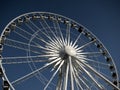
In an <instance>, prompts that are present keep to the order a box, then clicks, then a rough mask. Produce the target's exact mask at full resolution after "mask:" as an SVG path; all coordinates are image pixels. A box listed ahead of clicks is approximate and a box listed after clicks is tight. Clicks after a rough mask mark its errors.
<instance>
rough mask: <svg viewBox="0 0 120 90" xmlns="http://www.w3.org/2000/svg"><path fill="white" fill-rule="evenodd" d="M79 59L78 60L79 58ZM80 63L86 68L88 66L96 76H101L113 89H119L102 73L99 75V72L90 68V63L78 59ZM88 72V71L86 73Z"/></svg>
mask: <svg viewBox="0 0 120 90" xmlns="http://www.w3.org/2000/svg"><path fill="white" fill-rule="evenodd" d="M75 58H76V59H77V60H79V59H78V58H77V57H75ZM79 61H80V60H79ZM80 62H81V64H83V65H85V66H86V67H87V68H89V69H90V70H91V71H92V72H94V73H95V74H96V75H97V76H99V77H100V78H102V79H103V80H105V81H106V82H107V83H109V84H110V85H111V86H113V87H114V88H115V89H117V90H119V87H117V86H116V85H114V84H113V83H112V82H111V81H110V80H108V79H107V78H106V77H104V76H103V75H101V74H100V73H99V72H97V71H96V70H95V69H94V68H92V67H91V66H90V65H88V64H86V63H84V62H82V61H80ZM88 74H89V73H88Z"/></svg>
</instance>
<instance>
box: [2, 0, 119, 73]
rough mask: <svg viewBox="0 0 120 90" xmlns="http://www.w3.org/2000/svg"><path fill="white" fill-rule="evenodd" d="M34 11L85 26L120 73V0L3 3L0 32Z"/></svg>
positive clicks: (11, 0)
mask: <svg viewBox="0 0 120 90" xmlns="http://www.w3.org/2000/svg"><path fill="white" fill-rule="evenodd" d="M32 11H47V12H53V13H57V14H61V15H63V16H66V17H69V18H71V19H73V20H75V21H77V22H79V23H80V24H82V25H84V26H85V27H86V28H88V29H89V30H90V31H91V32H93V33H94V34H95V35H96V36H97V37H98V38H99V39H100V40H101V41H102V42H103V44H104V45H105V46H106V48H107V49H108V51H109V52H110V54H111V55H112V57H113V59H114V61H115V63H116V65H117V68H118V71H119V73H120V0H1V1H0V33H1V32H2V30H3V29H4V27H5V26H6V25H7V24H8V22H10V21H11V20H12V19H13V18H15V17H17V16H19V15H21V14H24V13H27V12H32Z"/></svg>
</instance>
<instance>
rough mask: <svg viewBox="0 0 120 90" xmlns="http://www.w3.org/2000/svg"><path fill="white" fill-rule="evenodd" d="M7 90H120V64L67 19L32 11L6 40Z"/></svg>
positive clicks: (1, 53) (3, 68) (0, 39)
mask: <svg viewBox="0 0 120 90" xmlns="http://www.w3.org/2000/svg"><path fill="white" fill-rule="evenodd" d="M0 77H1V79H2V83H3V90H120V89H119V78H118V72H117V69H116V65H115V64H114V61H113V59H112V57H111V55H110V54H109V52H108V50H107V49H106V48H105V47H104V45H103V44H102V42H101V41H100V40H99V39H98V38H97V37H96V36H95V35H94V34H93V33H91V32H90V31H89V30H88V29H87V28H85V27H84V26H83V25H81V24H79V23H77V22H75V21H74V20H72V19H70V18H67V17H64V16H62V15H58V14H54V13H49V12H30V13H26V14H23V15H20V16H18V17H16V18H15V19H13V20H12V21H11V22H9V23H8V25H7V26H6V27H5V29H4V30H3V32H2V34H1V36H0Z"/></svg>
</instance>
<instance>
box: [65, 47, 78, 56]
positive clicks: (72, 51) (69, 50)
mask: <svg viewBox="0 0 120 90" xmlns="http://www.w3.org/2000/svg"><path fill="white" fill-rule="evenodd" d="M65 53H66V54H67V55H69V56H75V55H76V50H75V49H74V48H73V47H71V46H65Z"/></svg>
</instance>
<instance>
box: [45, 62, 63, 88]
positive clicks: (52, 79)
mask: <svg viewBox="0 0 120 90" xmlns="http://www.w3.org/2000/svg"><path fill="white" fill-rule="evenodd" d="M63 63H64V61H61V64H60V65H59V67H58V68H57V70H56V71H55V73H54V74H53V75H52V77H51V78H50V80H49V82H48V83H47V85H46V86H45V87H44V90H46V89H47V87H48V85H49V84H50V83H51V81H52V80H53V78H54V77H55V75H56V74H57V73H58V71H59V70H60V68H61V66H62V65H63Z"/></svg>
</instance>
